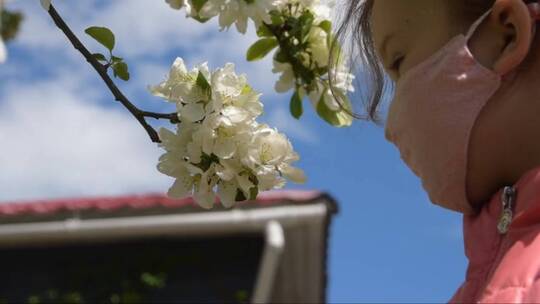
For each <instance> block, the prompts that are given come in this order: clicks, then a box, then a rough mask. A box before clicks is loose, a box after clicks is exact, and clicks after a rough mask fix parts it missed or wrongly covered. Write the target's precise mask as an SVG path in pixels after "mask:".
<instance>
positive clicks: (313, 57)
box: [166, 0, 354, 127]
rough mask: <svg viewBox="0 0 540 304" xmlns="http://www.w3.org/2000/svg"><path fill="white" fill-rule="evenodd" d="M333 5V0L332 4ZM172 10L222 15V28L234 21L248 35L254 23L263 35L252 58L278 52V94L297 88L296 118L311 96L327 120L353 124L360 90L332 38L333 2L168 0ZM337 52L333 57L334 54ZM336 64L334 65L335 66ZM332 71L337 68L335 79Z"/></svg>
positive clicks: (251, 52)
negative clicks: (352, 100) (351, 97)
mask: <svg viewBox="0 0 540 304" xmlns="http://www.w3.org/2000/svg"><path fill="white" fill-rule="evenodd" d="M331 1H333V0H331ZM166 2H167V3H169V5H170V6H171V7H172V8H175V9H181V8H185V10H186V14H187V16H189V17H192V18H194V19H196V20H198V21H200V22H205V21H207V20H209V19H210V18H212V17H215V16H219V24H220V26H221V28H222V29H228V28H229V27H230V26H231V25H232V24H233V23H234V24H235V25H236V28H237V29H238V31H239V32H241V33H245V32H246V28H247V23H248V20H249V19H251V20H252V21H253V23H254V25H255V28H256V29H257V35H258V36H259V37H260V39H259V40H258V41H256V42H255V43H254V44H253V45H252V46H251V47H250V48H249V49H248V51H247V60H249V61H254V60H259V59H262V58H264V57H265V56H266V55H267V54H268V53H270V52H271V51H272V50H274V49H276V51H275V53H274V56H273V70H272V71H273V72H274V73H279V74H280V77H279V80H278V81H277V82H276V84H275V90H276V91H277V92H288V91H290V90H294V94H293V95H292V97H291V101H290V110H291V114H292V115H293V116H294V117H295V118H300V116H301V115H302V113H303V105H302V100H303V99H304V97H305V96H307V97H308V98H309V99H310V101H311V103H312V105H313V107H314V108H315V109H316V111H317V113H318V114H319V116H320V117H321V118H323V119H324V120H325V121H326V122H328V123H330V124H332V125H334V126H338V127H342V126H349V125H351V123H352V116H351V115H350V113H351V112H352V109H351V103H350V100H349V99H348V96H347V94H348V93H349V92H353V91H354V87H353V85H352V81H353V79H354V76H353V75H352V74H351V73H350V72H349V67H348V64H347V62H346V60H344V59H343V58H345V57H346V56H344V54H342V50H341V47H340V46H339V43H337V42H335V45H334V47H332V44H333V43H334V37H333V35H332V23H331V21H330V12H331V10H332V8H333V6H334V3H333V2H325V3H323V2H321V0H166ZM331 53H332V54H331ZM330 60H333V62H330ZM330 69H333V71H334V73H332V81H330V79H329V77H330V73H329V72H330Z"/></svg>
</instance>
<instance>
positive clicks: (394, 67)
mask: <svg viewBox="0 0 540 304" xmlns="http://www.w3.org/2000/svg"><path fill="white" fill-rule="evenodd" d="M404 58H405V57H404V56H399V57H397V58H396V59H395V60H394V62H392V65H390V69H392V70H393V71H396V72H399V67H400V66H401V63H402V62H403V59H404Z"/></svg>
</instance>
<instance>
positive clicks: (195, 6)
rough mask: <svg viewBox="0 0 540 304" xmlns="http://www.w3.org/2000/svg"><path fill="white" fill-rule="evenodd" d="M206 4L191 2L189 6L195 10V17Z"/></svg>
mask: <svg viewBox="0 0 540 304" xmlns="http://www.w3.org/2000/svg"><path fill="white" fill-rule="evenodd" d="M206 2H208V0H192V1H191V4H192V5H193V8H194V9H195V11H196V12H197V15H199V14H198V13H199V11H200V10H201V8H202V7H203V6H204V4H205V3H206Z"/></svg>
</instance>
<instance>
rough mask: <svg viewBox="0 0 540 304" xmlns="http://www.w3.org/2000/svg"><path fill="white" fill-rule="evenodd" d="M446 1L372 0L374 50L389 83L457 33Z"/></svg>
mask: <svg viewBox="0 0 540 304" xmlns="http://www.w3.org/2000/svg"><path fill="white" fill-rule="evenodd" d="M451 2H452V1H448V0H375V1H374V4H373V11H372V20H371V21H372V30H373V40H374V47H375V50H376V51H377V53H378V55H379V58H380V60H381V62H382V64H383V66H384V68H385V71H386V72H387V73H388V75H389V76H390V78H391V79H392V80H393V81H397V80H398V79H399V77H400V75H402V74H403V73H404V72H406V71H407V70H408V69H410V68H411V67H413V66H415V65H417V64H418V63H420V62H422V61H423V60H425V59H426V58H428V57H429V56H430V55H431V54H433V53H435V52H436V51H437V50H438V49H440V48H441V47H442V46H444V45H445V44H446V43H447V42H448V41H449V40H450V39H451V38H452V37H453V36H455V35H456V34H458V30H459V29H460V28H459V27H457V26H455V25H452V21H451V20H450V17H449V15H450V14H449V13H448V12H449V9H450V8H449V7H448V6H449V5H450V3H451Z"/></svg>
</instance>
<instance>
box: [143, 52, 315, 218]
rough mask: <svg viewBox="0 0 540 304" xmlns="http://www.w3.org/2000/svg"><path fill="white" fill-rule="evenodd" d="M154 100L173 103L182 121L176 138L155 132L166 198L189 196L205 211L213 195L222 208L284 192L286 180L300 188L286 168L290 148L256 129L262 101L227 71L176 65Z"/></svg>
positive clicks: (297, 176)
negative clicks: (167, 182) (162, 151)
mask: <svg viewBox="0 0 540 304" xmlns="http://www.w3.org/2000/svg"><path fill="white" fill-rule="evenodd" d="M150 91H151V92H152V94H154V95H156V96H159V97H162V98H164V99H166V100H168V101H170V102H174V103H175V104H176V106H177V109H178V116H179V119H180V121H181V123H179V124H178V125H177V130H176V132H172V131H170V130H167V129H164V128H162V129H160V131H159V135H160V139H161V141H162V143H161V144H160V146H161V147H162V148H164V149H165V151H166V153H165V154H163V155H162V156H161V158H160V160H159V164H158V170H159V171H160V172H162V173H164V174H166V175H169V176H171V177H174V178H176V180H175V182H174V184H173V186H172V187H171V188H170V189H169V192H168V193H169V196H171V197H176V198H181V197H185V196H188V195H193V197H194V198H195V200H196V201H197V203H198V204H199V205H201V206H202V207H204V208H211V207H212V206H213V205H214V202H215V199H216V192H217V195H218V196H219V198H220V201H221V203H222V204H223V205H224V206H225V207H231V206H233V205H234V203H235V202H236V201H242V200H247V199H254V198H255V197H256V196H257V194H258V193H259V192H260V191H265V190H269V189H273V188H280V187H283V186H284V184H285V179H290V180H291V181H293V182H297V183H303V182H304V180H305V176H304V173H303V172H302V171H301V170H300V169H298V168H295V167H293V166H292V163H293V162H295V161H297V160H298V159H299V156H298V154H297V153H296V152H295V151H294V150H293V147H292V145H291V143H290V141H289V140H288V139H287V138H286V137H285V136H284V135H283V134H281V133H279V132H278V131H277V130H275V129H273V128H270V127H269V126H267V125H265V124H260V123H258V122H257V121H256V118H257V117H258V116H259V115H260V114H261V113H262V111H263V105H262V103H261V102H260V100H259V97H260V95H261V94H259V93H257V92H255V91H253V89H252V88H251V87H250V86H249V85H248V83H247V79H246V77H245V75H243V74H242V75H237V74H236V73H235V71H234V65H233V64H231V63H228V64H226V65H225V67H223V68H219V69H217V70H215V71H213V72H211V71H210V70H209V69H208V66H207V64H206V63H203V64H200V65H198V66H196V67H194V68H193V69H192V70H191V71H188V70H187V68H186V66H185V64H184V61H183V60H182V59H181V58H177V59H176V60H175V62H174V64H173V66H172V68H171V70H170V72H169V76H168V78H167V79H166V80H164V81H163V82H161V83H160V84H158V85H156V86H151V87H150Z"/></svg>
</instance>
